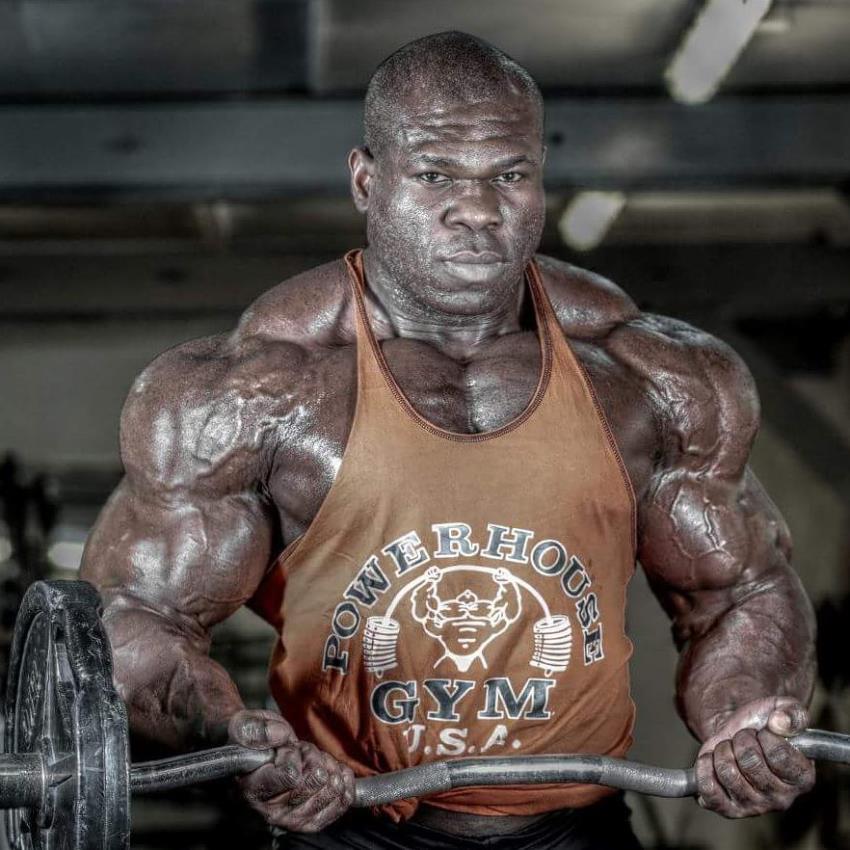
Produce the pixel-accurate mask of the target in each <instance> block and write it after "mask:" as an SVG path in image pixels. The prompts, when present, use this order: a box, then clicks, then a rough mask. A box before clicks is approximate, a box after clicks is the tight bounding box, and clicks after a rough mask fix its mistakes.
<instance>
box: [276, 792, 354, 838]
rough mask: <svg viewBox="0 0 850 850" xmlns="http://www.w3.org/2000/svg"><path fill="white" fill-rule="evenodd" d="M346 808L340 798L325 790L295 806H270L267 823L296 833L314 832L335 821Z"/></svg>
mask: <svg viewBox="0 0 850 850" xmlns="http://www.w3.org/2000/svg"><path fill="white" fill-rule="evenodd" d="M346 808H347V806H346V805H345V804H344V802H343V801H342V800H341V799H340V797H339V796H338V795H337V794H335V793H334V792H332V791H331V790H330V789H328V788H325V789H323V790H322V791H319V792H317V793H315V794H313V795H312V796H310V797H309V798H308V799H306V800H304V802H302V803H299V804H298V805H296V806H294V807H293V806H292V805H291V804H283V805H281V806H272V807H271V808H270V811H269V818H268V819H269V822H270V823H272V824H274V825H275V826H281V827H283V828H284V829H291V830H293V831H296V832H316V831H318V830H319V829H323V828H324V827H325V826H327V824H329V823H332V822H333V821H335V820H336V819H337V818H338V817H339V816H340V815H341V814H342V813H343V812H344V811H345V810H346Z"/></svg>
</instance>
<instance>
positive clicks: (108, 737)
mask: <svg viewBox="0 0 850 850" xmlns="http://www.w3.org/2000/svg"><path fill="white" fill-rule="evenodd" d="M99 614H100V598H99V597H98V595H97V592H96V591H95V589H94V588H93V587H92V586H91V585H90V584H88V583H86V582H83V581H50V582H36V583H35V584H33V585H32V586H31V587H30V588H29V590H28V591H27V593H26V595H25V597H24V600H23V603H22V605H21V610H20V612H19V613H18V618H17V621H16V622H15V635H14V639H13V642H12V654H11V658H10V662H9V676H8V680H7V684H6V729H5V741H4V743H5V749H6V751H7V752H40V753H41V754H42V755H43V758H44V760H45V763H46V764H48V765H55V766H56V767H55V770H54V772H55V773H58V774H63V775H64V774H67V773H70V776H69V777H68V778H66V779H64V780H63V781H61V782H58V783H57V784H55V785H53V786H52V787H48V788H47V789H46V793H45V800H44V804H43V805H42V806H41V807H39V808H37V809H32V810H29V809H11V810H8V811H7V812H6V830H7V836H8V838H9V843H10V845H11V846H12V847H13V848H15V850H128V848H129V846H130V841H129V834H130V817H129V759H128V741H127V718H126V712H125V709H124V705H123V703H122V702H121V700H120V699H119V697H118V695H117V693H116V692H115V688H114V686H113V683H112V654H111V651H110V648H109V641H108V639H107V637H106V633H105V632H104V630H103V625H102V623H101V622H100V616H99Z"/></svg>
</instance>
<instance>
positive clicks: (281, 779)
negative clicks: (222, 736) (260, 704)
mask: <svg viewBox="0 0 850 850" xmlns="http://www.w3.org/2000/svg"><path fill="white" fill-rule="evenodd" d="M228 737H229V738H230V742H231V743H233V744H239V745H240V746H243V747H250V748H251V749H257V750H267V749H274V750H275V757H274V761H272V762H269V764H265V765H263V766H262V767H260V768H257V770H254V771H252V772H251V773H249V774H247V775H246V776H243V777H242V778H241V779H239V780H238V782H239V785H240V787H241V789H242V794H243V796H244V797H245V799H246V800H247V801H248V803H249V804H250V806H251V807H252V808H253V809H256V810H257V811H258V812H259V813H260V814H261V815H262V816H263V817H264V818H265V819H266V820H267V821H268V822H269V823H270V824H272V825H273V826H277V827H281V828H282V829H288V830H290V831H292V832H318V831H319V830H320V829H324V828H325V827H326V826H327V825H328V824H330V823H332V822H333V821H335V820H336V819H337V818H338V817H340V815H342V814H343V813H344V812H345V811H346V810H347V809H348V807H349V806H350V805H351V804H352V803H353V802H354V773H353V772H352V771H351V769H350V768H349V767H348V766H347V765H344V764H341V763H340V762H338V761H337V760H336V759H334V758H333V757H332V756H330V755H328V754H327V753H324V752H322V751H321V750H319V749H317V748H316V747H314V746H313V745H312V744H308V743H306V742H304V741H299V740H298V739H297V738H296V737H295V733H294V732H293V731H292V727H291V726H290V725H289V724H288V723H287V722H286V721H285V720H284V719H283V718H282V717H281V716H280V715H279V714H275V713H274V712H273V711H240V712H237V713H236V714H234V715H233V717H232V718H231V719H230V723H229V724H228Z"/></svg>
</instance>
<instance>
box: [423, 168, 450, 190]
mask: <svg viewBox="0 0 850 850" xmlns="http://www.w3.org/2000/svg"><path fill="white" fill-rule="evenodd" d="M419 179H420V180H421V181H422V182H423V183H430V184H431V185H432V186H433V185H434V184H436V183H442V182H444V181H445V179H446V178H445V176H444V175H442V174H440V172H439V171H425V172H423V173H422V174H420V175H419Z"/></svg>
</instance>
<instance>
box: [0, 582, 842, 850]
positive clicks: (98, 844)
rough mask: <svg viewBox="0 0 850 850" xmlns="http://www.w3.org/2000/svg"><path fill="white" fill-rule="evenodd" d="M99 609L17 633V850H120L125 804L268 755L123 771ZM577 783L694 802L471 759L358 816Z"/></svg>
mask: <svg viewBox="0 0 850 850" xmlns="http://www.w3.org/2000/svg"><path fill="white" fill-rule="evenodd" d="M99 612H100V598H99V597H98V594H97V592H96V591H95V589H94V588H93V587H92V586H91V585H90V584H87V583H86V582H82V581H53V582H36V583H35V584H33V585H32V586H31V587H30V588H29V590H28V591H27V593H26V596H25V597H24V601H23V603H22V606H21V610H20V612H19V614H18V619H17V622H16V623H15V634H14V639H13V643H12V655H11V660H10V666H9V676H8V681H7V687H6V707H5V711H6V714H5V753H4V754H2V755H0V809H6V830H7V835H8V838H9V843H10V845H11V846H12V847H13V848H15V850H128V848H129V846H130V794H131V793H132V792H138V793H144V792H148V791H165V790H169V789H172V788H180V787H185V786H189V785H195V784H199V783H203V782H207V781H210V780H214V779H223V778H225V777H229V776H235V775H238V774H241V773H247V772H249V771H251V770H255V769H256V768H258V767H260V766H261V765H263V764H266V763H267V762H269V761H270V760H271V758H272V756H273V753H272V751H264V750H251V749H246V748H243V747H236V746H226V747H220V748H218V749H213V750H204V751H201V752H195V753H189V754H187V755H181V756H176V757H174V758H167V759H160V760H158V761H151V762H142V763H139V764H134V765H131V764H130V761H129V733H128V727H127V715H126V710H125V708H124V705H123V703H122V702H121V700H120V698H119V697H118V694H117V693H116V691H115V688H114V685H113V682H112V654H111V651H110V648H109V641H108V639H107V637H106V633H105V631H104V628H103V624H102V622H101V620H100V616H99ZM792 743H793V744H794V746H795V747H797V748H798V749H799V750H800V751H801V752H802V753H804V754H805V755H806V756H808V757H809V758H813V759H818V760H825V761H834V762H843V763H845V764H848V763H850V735H841V734H838V733H834V732H823V731H820V730H817V729H808V730H806V731H804V732H802V733H801V734H799V735H797V736H795V737H794V738H793V739H792ZM553 782H582V783H590V784H595V785H605V786H608V787H611V788H619V789H622V790H626V791H636V792H638V793H641V794H651V795H654V796H658V797H687V796H692V795H694V794H695V793H696V779H695V777H694V771H693V769H689V770H675V769H670V768H662V767H653V766H651V765H645V764H640V763H638V762H633V761H626V760H624V759H615V758H609V757H606V756H595V755H546V756H532V757H523V756H507V757H477V758H462V759H453V760H451V761H443V762H433V763H431V764H426V765H421V766H419V767H413V768H408V769H406V770H399V771H395V772H393V773H387V774H383V775H378V776H370V777H366V778H361V779H358V780H356V782H355V802H354V805H355V806H361V807H363V806H374V805H382V804H385V803H391V802H394V801H396V800H402V799H405V798H407V797H424V796H427V795H429V794H434V793H437V792H440V791H448V790H451V789H453V788H462V787H467V786H472V785H475V786H483V785H515V784H530V785H531V784H540V783H553Z"/></svg>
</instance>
